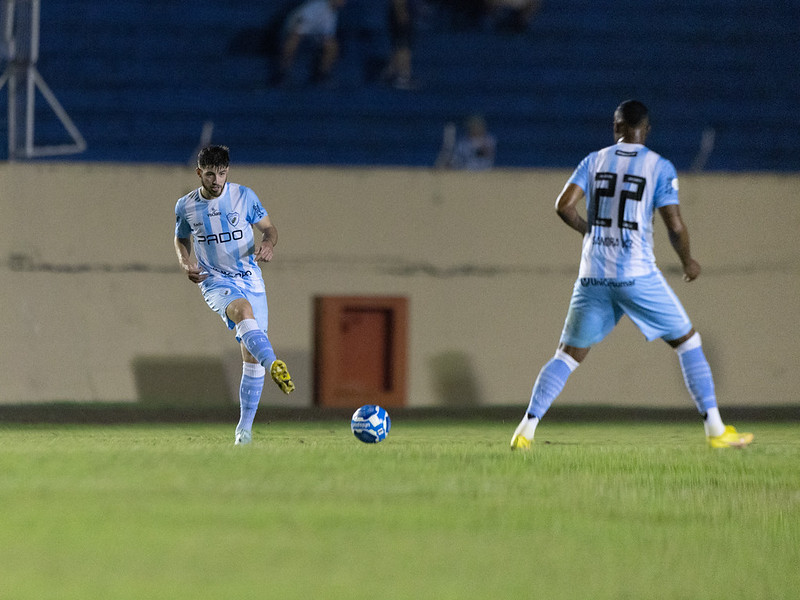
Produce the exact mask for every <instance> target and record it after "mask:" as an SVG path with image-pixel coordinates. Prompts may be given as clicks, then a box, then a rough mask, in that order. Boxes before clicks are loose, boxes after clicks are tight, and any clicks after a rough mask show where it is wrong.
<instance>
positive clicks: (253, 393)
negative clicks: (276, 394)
mask: <svg viewBox="0 0 800 600" xmlns="http://www.w3.org/2000/svg"><path fill="white" fill-rule="evenodd" d="M266 372H267V370H266V369H265V368H264V367H262V366H261V365H256V364H253V363H243V365H242V383H241V385H240V386H239V423H238V424H237V425H236V431H240V430H244V431H250V430H252V429H253V420H254V419H255V418H256V411H257V410H258V401H259V400H260V399H261V390H262V389H263V388H264V375H265V374H266Z"/></svg>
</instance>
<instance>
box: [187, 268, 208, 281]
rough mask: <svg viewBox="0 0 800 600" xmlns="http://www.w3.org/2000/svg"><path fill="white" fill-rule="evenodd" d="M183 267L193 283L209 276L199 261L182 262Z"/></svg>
mask: <svg viewBox="0 0 800 600" xmlns="http://www.w3.org/2000/svg"><path fill="white" fill-rule="evenodd" d="M181 268H182V269H183V270H184V271H185V272H186V276H187V277H188V278H189V281H191V282H192V283H200V282H201V281H205V280H206V279H207V278H208V273H206V272H204V271H201V270H200V267H199V266H198V265H197V263H181Z"/></svg>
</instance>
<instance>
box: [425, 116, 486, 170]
mask: <svg viewBox="0 0 800 600" xmlns="http://www.w3.org/2000/svg"><path fill="white" fill-rule="evenodd" d="M496 149H497V141H496V139H495V137H494V135H492V134H491V133H490V132H489V131H488V129H487V127H486V121H485V120H484V118H483V117H482V116H480V115H472V116H471V117H469V118H468V119H467V122H466V134H462V135H461V136H457V135H456V127H455V125H454V124H453V123H448V124H447V125H446V126H445V129H444V141H443V143H442V149H441V150H440V151H439V157H438V158H437V159H436V166H437V167H440V168H450V169H464V170H467V171H487V170H489V169H491V168H492V167H493V166H494V159H495V153H496Z"/></svg>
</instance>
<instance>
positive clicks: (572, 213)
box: [556, 183, 589, 235]
mask: <svg viewBox="0 0 800 600" xmlns="http://www.w3.org/2000/svg"><path fill="white" fill-rule="evenodd" d="M583 197H584V193H583V189H581V187H580V186H579V185H577V184H575V183H568V184H567V185H566V186H564V189H563V190H562V191H561V193H560V194H559V195H558V198H557V199H556V212H557V213H558V216H559V217H561V220H562V221H564V223H566V224H567V225H569V226H570V227H571V228H572V229H574V230H575V231H577V232H578V233H580V234H581V235H586V232H587V231H588V230H589V224H588V223H587V222H586V219H584V218H583V217H582V216H581V215H580V213H579V212H578V203H579V202H580V201H581V200H583Z"/></svg>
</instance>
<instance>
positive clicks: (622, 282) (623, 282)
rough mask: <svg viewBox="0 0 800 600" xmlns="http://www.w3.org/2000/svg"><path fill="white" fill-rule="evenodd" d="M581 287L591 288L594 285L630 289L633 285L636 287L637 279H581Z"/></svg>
mask: <svg viewBox="0 0 800 600" xmlns="http://www.w3.org/2000/svg"><path fill="white" fill-rule="evenodd" d="M581 285H582V286H583V287H591V286H594V285H599V286H605V287H615V288H616V287H630V286H632V285H636V280H635V279H605V278H598V279H596V278H594V277H581Z"/></svg>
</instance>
